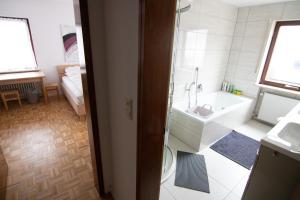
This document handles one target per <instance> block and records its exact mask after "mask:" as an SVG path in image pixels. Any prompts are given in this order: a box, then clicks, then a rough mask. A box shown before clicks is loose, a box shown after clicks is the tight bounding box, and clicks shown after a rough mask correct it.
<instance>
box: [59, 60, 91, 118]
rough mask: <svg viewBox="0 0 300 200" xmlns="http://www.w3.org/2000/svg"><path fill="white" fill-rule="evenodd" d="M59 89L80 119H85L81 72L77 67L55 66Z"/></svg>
mask: <svg viewBox="0 0 300 200" xmlns="http://www.w3.org/2000/svg"><path fill="white" fill-rule="evenodd" d="M57 72H58V76H59V79H60V82H61V88H62V91H63V93H64V95H65V97H66V98H67V99H68V101H69V103H70V104H71V106H72V107H73V109H74V110H75V112H76V114H77V115H78V116H79V118H80V119H84V118H85V114H86V112H85V105H84V98H83V90H82V82H81V70H80V66H79V65H74V64H73V65H59V66H57Z"/></svg>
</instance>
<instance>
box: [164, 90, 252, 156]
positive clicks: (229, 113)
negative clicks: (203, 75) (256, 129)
mask: <svg viewBox="0 0 300 200" xmlns="http://www.w3.org/2000/svg"><path fill="white" fill-rule="evenodd" d="M205 104H209V105H210V106H211V107H212V111H213V113H212V114H211V115H209V116H206V117H203V116H200V115H199V114H196V113H194V112H191V111H190V110H188V102H186V101H182V102H178V103H175V104H173V107H172V114H171V120H170V132H171V134H172V135H174V136H175V137H177V138H178V139H180V140H181V141H182V142H184V143H185V144H187V145H189V146H190V147H192V148H193V149H195V150H196V151H199V150H202V149H204V148H206V147H208V146H210V145H211V144H213V143H214V142H216V141H217V140H219V139H220V138H222V137H224V136H225V135H227V134H228V133H230V132H231V131H232V130H233V129H235V128H236V127H238V126H239V125H241V124H243V123H244V122H246V121H247V120H249V119H250V118H251V115H252V113H253V109H254V104H255V103H254V100H253V99H251V98H248V97H244V96H237V95H234V94H230V93H226V92H221V91H220V92H215V93H211V94H207V95H202V96H199V97H198V103H197V106H200V107H202V106H203V105H205ZM191 105H193V101H191Z"/></svg>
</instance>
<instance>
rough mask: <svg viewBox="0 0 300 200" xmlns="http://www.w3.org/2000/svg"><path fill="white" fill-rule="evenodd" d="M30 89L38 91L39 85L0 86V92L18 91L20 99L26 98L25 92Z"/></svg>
mask: <svg viewBox="0 0 300 200" xmlns="http://www.w3.org/2000/svg"><path fill="white" fill-rule="evenodd" d="M32 88H35V89H36V88H37V89H40V88H41V85H40V83H19V84H10V85H0V92H1V91H5V90H19V92H20V96H21V98H22V99H24V98H26V97H27V91H28V90H29V89H32Z"/></svg>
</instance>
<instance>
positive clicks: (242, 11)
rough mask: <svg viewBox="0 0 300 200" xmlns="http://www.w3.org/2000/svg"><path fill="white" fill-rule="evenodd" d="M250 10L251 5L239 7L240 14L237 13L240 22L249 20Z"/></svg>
mask: <svg viewBox="0 0 300 200" xmlns="http://www.w3.org/2000/svg"><path fill="white" fill-rule="evenodd" d="M249 10H250V8H249V7H241V8H239V9H238V14H237V21H238V22H243V21H247V19H248V14H249Z"/></svg>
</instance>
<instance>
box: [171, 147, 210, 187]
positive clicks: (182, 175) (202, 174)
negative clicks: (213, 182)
mask: <svg viewBox="0 0 300 200" xmlns="http://www.w3.org/2000/svg"><path fill="white" fill-rule="evenodd" d="M175 185H176V186H179V187H184V188H188V189H192V190H197V191H202V192H207V193H209V183H208V177H207V171H206V165H205V159H204V156H203V155H198V154H193V153H187V152H182V151H178V152H177V164H176V175H175Z"/></svg>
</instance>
